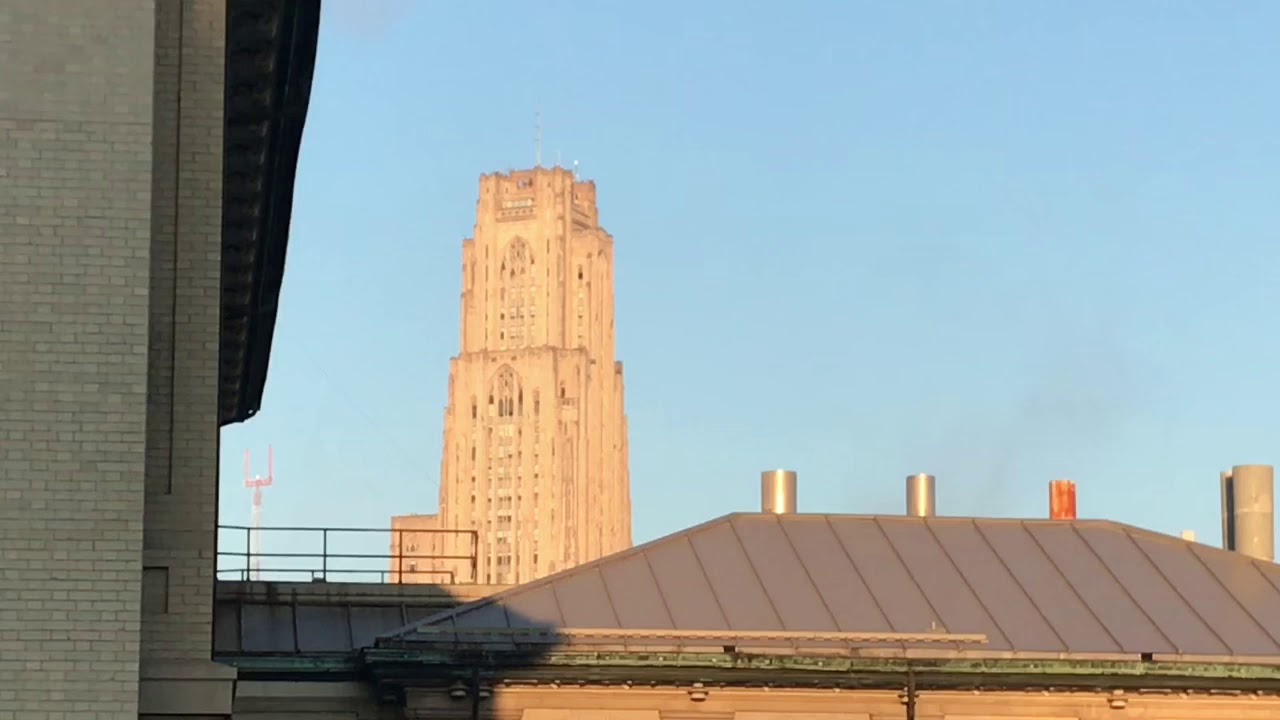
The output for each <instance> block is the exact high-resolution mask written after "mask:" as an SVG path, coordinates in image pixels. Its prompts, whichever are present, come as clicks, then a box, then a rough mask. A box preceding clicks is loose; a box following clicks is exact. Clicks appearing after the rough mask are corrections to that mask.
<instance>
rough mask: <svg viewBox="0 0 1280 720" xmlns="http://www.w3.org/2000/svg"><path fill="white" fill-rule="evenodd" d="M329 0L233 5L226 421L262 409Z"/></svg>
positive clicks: (222, 381) (225, 234)
mask: <svg viewBox="0 0 1280 720" xmlns="http://www.w3.org/2000/svg"><path fill="white" fill-rule="evenodd" d="M319 28H320V0H228V1H227V43H226V47H227V55H226V99H225V128H224V133H223V166H222V167H223V169H222V173H223V183H222V324H221V335H220V346H219V358H220V363H219V364H220V367H219V378H218V380H219V385H218V405H219V407H218V420H219V424H220V425H227V424H230V423H236V422H241V421H244V420H247V419H249V418H251V417H253V416H254V414H256V413H257V412H258V410H259V408H260V407H261V406H262V394H263V389H264V388H265V387H266V382H267V365H268V363H269V361H270V357H271V340H272V336H273V335H274V333H275V324H276V310H277V307H278V304H279V299H280V286H281V283H282V281H283V279H284V262H285V250H286V248H287V246H288V241H289V220H290V215H291V214H292V209H293V186H294V173H295V171H296V169H297V164H298V150H299V147H300V146H301V143H302V129H303V125H304V123H305V121H306V115H307V105H308V102H309V100H310V96H311V78H312V74H313V72H314V70H315V58H316V42H317V37H318V34H319Z"/></svg>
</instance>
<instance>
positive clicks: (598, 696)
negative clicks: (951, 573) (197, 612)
mask: <svg viewBox="0 0 1280 720" xmlns="http://www.w3.org/2000/svg"><path fill="white" fill-rule="evenodd" d="M493 698H494V699H493V701H492V702H486V703H485V705H484V706H483V708H482V710H481V717H482V718H486V719H488V720H498V719H499V718H501V719H502V720H695V719H696V720H903V718H904V717H905V707H904V706H903V704H902V699H901V697H900V694H899V693H895V692H882V691H842V692H836V691H834V690H763V689H750V690H728V689H716V688H712V689H709V690H708V694H707V697H706V699H705V700H703V701H701V702H695V701H693V700H692V699H691V698H690V695H689V693H688V691H686V690H678V689H669V688H663V689H653V688H645V687H635V688H631V689H621V688H594V689H580V688H561V689H552V688H548V687H541V688H498V689H497V691H496V692H495V693H494V696H493ZM1113 704H1114V706H1113ZM468 712H469V705H468V702H467V701H460V700H451V699H450V698H448V697H447V695H445V694H444V693H443V692H439V691H413V690H411V691H409V698H408V704H407V708H406V712H405V717H407V718H433V719H436V718H439V719H441V720H443V719H445V718H454V719H456V720H462V719H463V718H467V717H469V714H468ZM237 717H238V716H237ZM1276 717H1280V700H1278V699H1277V698H1276V697H1275V696H1274V695H1272V696H1270V697H1265V698H1258V697H1251V696H1247V695H1246V696H1243V697H1217V698H1214V697H1209V696H1207V695H1204V694H1201V695H1191V696H1186V697H1184V696H1179V695H1150V694H1142V695H1134V694H1129V695H1121V696H1113V695H1111V694H1109V693H1095V692H1080V693H1065V692H1054V693H1044V692H1041V691H1038V690H1037V691H1032V692H1013V693H1009V692H1005V693H1000V692H949V693H933V692H926V693H922V694H921V696H920V699H919V701H918V704H917V707H916V718H917V720H1124V719H1126V718H1132V719H1134V720H1193V719H1194V720H1263V718H1276Z"/></svg>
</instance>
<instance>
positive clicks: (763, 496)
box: [760, 470, 796, 515]
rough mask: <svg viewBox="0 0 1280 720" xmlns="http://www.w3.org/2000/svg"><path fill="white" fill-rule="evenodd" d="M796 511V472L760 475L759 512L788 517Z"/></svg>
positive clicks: (767, 471)
mask: <svg viewBox="0 0 1280 720" xmlns="http://www.w3.org/2000/svg"><path fill="white" fill-rule="evenodd" d="M795 511H796V471H795V470H765V471H764V472H762V473H760V512H767V513H776V514H778V515H790V514H791V513H794V512H795Z"/></svg>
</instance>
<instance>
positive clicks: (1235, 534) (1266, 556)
mask: <svg viewBox="0 0 1280 720" xmlns="http://www.w3.org/2000/svg"><path fill="white" fill-rule="evenodd" d="M1219 480H1220V482H1221V485H1222V547H1224V548H1226V549H1227V550H1232V551H1234V552H1238V553H1240V554H1242V555H1248V556H1249V557H1254V558H1258V559H1259V560H1266V561H1268V562H1270V561H1272V560H1273V559H1274V558H1275V528H1274V525H1273V522H1274V520H1273V516H1274V511H1275V507H1274V506H1275V500H1274V489H1275V470H1274V468H1272V467H1271V466H1270V465H1236V466H1235V467H1233V468H1231V469H1230V470H1228V471H1225V472H1222V473H1220V474H1219Z"/></svg>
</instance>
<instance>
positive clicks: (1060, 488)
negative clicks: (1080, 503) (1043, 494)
mask: <svg viewBox="0 0 1280 720" xmlns="http://www.w3.org/2000/svg"><path fill="white" fill-rule="evenodd" d="M1049 518H1050V519H1051V520H1075V519H1076V484H1075V483H1073V482H1071V481H1070V480H1054V481H1053V482H1050V483H1049Z"/></svg>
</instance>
